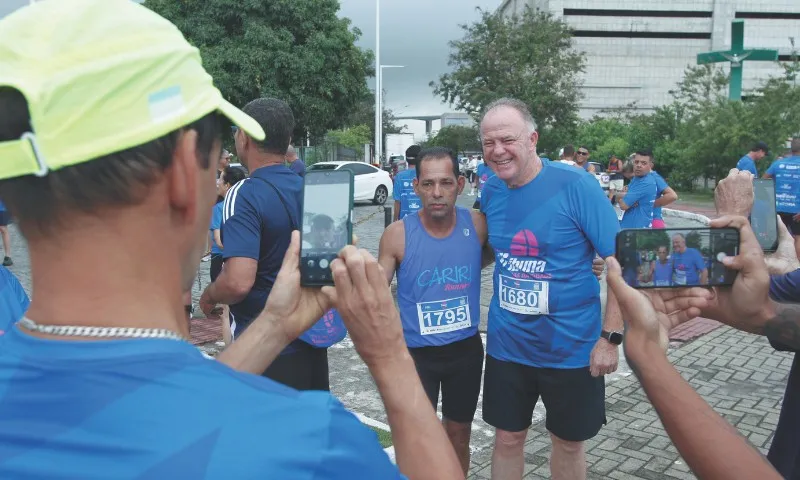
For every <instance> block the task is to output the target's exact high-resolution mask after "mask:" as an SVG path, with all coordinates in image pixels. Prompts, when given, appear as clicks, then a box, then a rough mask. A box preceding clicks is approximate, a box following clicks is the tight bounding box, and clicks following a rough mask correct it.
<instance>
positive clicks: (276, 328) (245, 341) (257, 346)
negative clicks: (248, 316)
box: [217, 310, 289, 375]
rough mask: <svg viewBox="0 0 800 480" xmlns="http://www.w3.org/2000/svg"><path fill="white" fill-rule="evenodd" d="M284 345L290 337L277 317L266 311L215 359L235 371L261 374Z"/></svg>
mask: <svg viewBox="0 0 800 480" xmlns="http://www.w3.org/2000/svg"><path fill="white" fill-rule="evenodd" d="M287 345H289V338H287V337H286V335H285V333H284V331H283V330H282V329H281V328H280V325H279V323H278V321H277V319H276V318H274V317H273V316H272V315H270V314H269V313H268V312H267V311H266V310H265V311H264V312H262V313H261V315H259V316H258V317H257V318H256V320H255V321H254V322H253V323H252V324H251V325H250V326H249V327H248V328H247V330H245V331H244V333H242V335H241V336H240V337H239V338H237V339H236V341H235V342H233V343H232V344H231V345H230V346H229V347H227V348H226V349H225V350H223V351H222V352H220V354H219V355H217V360H218V361H219V362H222V363H224V364H225V365H227V366H229V367H231V368H233V369H235V370H239V371H242V372H249V373H252V374H255V375H261V374H262V373H264V370H266V369H267V367H269V366H270V364H271V363H272V361H273V360H275V358H276V357H277V356H278V355H280V353H281V352H282V351H283V349H284V348H286V346H287Z"/></svg>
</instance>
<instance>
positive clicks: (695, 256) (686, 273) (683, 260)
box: [669, 247, 708, 285]
mask: <svg viewBox="0 0 800 480" xmlns="http://www.w3.org/2000/svg"><path fill="white" fill-rule="evenodd" d="M669 259H670V261H671V262H672V270H673V273H674V277H673V282H674V283H675V285H697V284H698V283H699V282H700V272H701V271H703V270H706V269H707V268H708V267H707V266H706V261H705V260H704V259H703V255H702V254H701V253H700V251H699V250H697V249H696V248H688V247H687V248H686V250H685V251H684V252H683V253H678V252H675V251H673V252H672V254H671V255H670V256H669Z"/></svg>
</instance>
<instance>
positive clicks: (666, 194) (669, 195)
mask: <svg viewBox="0 0 800 480" xmlns="http://www.w3.org/2000/svg"><path fill="white" fill-rule="evenodd" d="M677 199H678V194H677V193H675V190H673V189H672V187H667V188H666V189H664V190H663V191H662V192H661V196H660V197H659V198H656V201H655V203H654V204H653V206H655V207H665V206H667V205H669V204H670V203H672V202H674V201H675V200H677Z"/></svg>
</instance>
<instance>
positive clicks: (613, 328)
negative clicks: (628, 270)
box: [603, 257, 625, 332]
mask: <svg viewBox="0 0 800 480" xmlns="http://www.w3.org/2000/svg"><path fill="white" fill-rule="evenodd" d="M608 258H613V257H606V260H607V259H608ZM606 293H607V295H606V315H605V317H604V318H603V330H605V331H607V332H621V331H622V330H623V329H624V328H625V325H624V324H623V323H622V310H621V309H620V308H619V303H618V302H617V297H615V296H614V292H612V291H611V289H610V288H609V289H607V290H606Z"/></svg>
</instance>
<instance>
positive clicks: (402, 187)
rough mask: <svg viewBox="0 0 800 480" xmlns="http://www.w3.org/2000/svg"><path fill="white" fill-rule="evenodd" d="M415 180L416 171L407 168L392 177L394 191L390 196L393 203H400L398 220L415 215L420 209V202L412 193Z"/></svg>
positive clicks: (414, 193)
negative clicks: (393, 200)
mask: <svg viewBox="0 0 800 480" xmlns="http://www.w3.org/2000/svg"><path fill="white" fill-rule="evenodd" d="M415 178H417V170H416V169H414V168H409V169H408V170H403V171H402V172H398V173H397V175H395V177H394V189H393V192H392V196H393V197H394V199H395V201H398V202H400V213H399V217H398V219H399V220H402V219H403V218H405V216H406V215H410V214H412V213H416V212H417V211H419V209H420V208H422V200H420V198H419V197H418V196H417V194H416V192H414V179H415Z"/></svg>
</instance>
